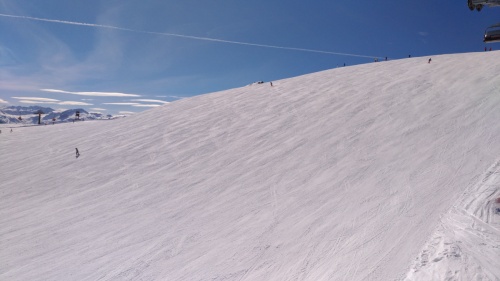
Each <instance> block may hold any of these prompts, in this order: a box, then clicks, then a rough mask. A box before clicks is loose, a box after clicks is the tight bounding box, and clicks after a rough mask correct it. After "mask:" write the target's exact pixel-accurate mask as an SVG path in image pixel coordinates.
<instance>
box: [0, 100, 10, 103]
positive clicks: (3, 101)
mask: <svg viewBox="0 0 500 281" xmlns="http://www.w3.org/2000/svg"><path fill="white" fill-rule="evenodd" d="M0 103H8V102H7V101H5V100H3V99H0Z"/></svg>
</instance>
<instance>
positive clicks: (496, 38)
mask: <svg viewBox="0 0 500 281" xmlns="http://www.w3.org/2000/svg"><path fill="white" fill-rule="evenodd" d="M483 42H484V43H494V42H500V23H497V24H494V25H492V26H490V27H488V28H486V30H485V31H484V38H483Z"/></svg>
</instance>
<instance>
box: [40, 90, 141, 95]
mask: <svg viewBox="0 0 500 281" xmlns="http://www.w3.org/2000/svg"><path fill="white" fill-rule="evenodd" d="M40 91H44V92H50V93H58V94H71V95H80V96H94V97H140V95H136V94H124V93H112V92H70V91H63V90H57V89H40Z"/></svg>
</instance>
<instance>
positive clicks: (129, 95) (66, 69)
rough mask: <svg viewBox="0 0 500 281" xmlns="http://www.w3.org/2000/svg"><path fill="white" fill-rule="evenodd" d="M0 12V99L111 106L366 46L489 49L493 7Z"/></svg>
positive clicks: (172, 5)
mask: <svg viewBox="0 0 500 281" xmlns="http://www.w3.org/2000/svg"><path fill="white" fill-rule="evenodd" d="M0 14H2V15H1V16H0V106H1V105H41V106H48V107H52V108H57V109H69V108H77V107H79V108H84V109H86V110H89V111H100V112H102V113H110V114H118V113H120V112H122V113H123V112H140V111H143V110H146V109H149V108H151V107H155V106H158V105H161V104H163V103H165V102H171V101H175V100H178V99H181V98H185V97H190V96H194V95H199V94H205V93H210V92H215V91H220V90H225V89H230V88H235V87H241V86H245V85H248V84H251V83H252V82H255V81H259V80H263V81H273V80H278V79H283V78H289V77H294V76H298V75H302V74H307V73H311V72H317V71H321V70H326V69H331V68H335V67H338V66H342V65H343V64H344V63H345V64H347V65H348V66H349V65H354V64H362V63H371V62H373V60H374V58H375V57H379V58H384V57H386V56H387V57H389V58H390V59H401V58H406V57H408V55H410V54H411V55H412V56H413V57H417V56H432V55H437V54H448V53H463V52H479V51H483V50H484V47H485V46H487V47H488V48H490V47H492V48H493V49H494V50H495V49H499V48H500V44H488V45H486V44H484V43H483V42H482V35H483V32H484V30H485V28H486V27H488V26H489V25H492V24H494V23H497V22H499V21H500V8H489V7H485V8H484V9H483V10H482V11H481V12H477V11H470V10H469V9H468V7H467V1H466V0H454V1H446V0H443V1H427V0H424V1H384V0H379V1H331V0H319V1H297V0H287V1H284V0H281V1H272V0H271V1H269V0H268V1H262V0H254V1H243V0H231V1H229V0H226V1H223V0H210V1H206V0H205V1H195V0H183V1H169V0H167V1H159V0H141V1H137V0H136V1H125V0H119V1H118V0H109V1H96V0H86V1H63V0H44V1H28V0H0ZM37 19H38V20H37ZM217 40H219V41H217ZM434 62H435V63H438V62H436V61H434Z"/></svg>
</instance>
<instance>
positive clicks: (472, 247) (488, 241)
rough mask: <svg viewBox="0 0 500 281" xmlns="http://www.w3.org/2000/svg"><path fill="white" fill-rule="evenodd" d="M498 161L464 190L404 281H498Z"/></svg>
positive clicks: (499, 164)
mask: <svg viewBox="0 0 500 281" xmlns="http://www.w3.org/2000/svg"><path fill="white" fill-rule="evenodd" d="M499 201H500V161H497V162H496V163H495V164H494V165H493V166H491V167H490V168H489V169H488V170H487V171H486V173H485V174H484V175H483V176H482V178H481V179H480V181H479V182H478V183H477V184H475V185H473V186H472V187H471V188H469V189H468V190H466V191H465V192H464V193H463V194H462V196H461V197H460V199H459V200H458V201H457V203H456V204H455V205H453V206H452V208H451V210H450V211H449V212H448V213H446V214H444V216H443V217H442V218H441V222H440V225H439V227H438V229H437V230H436V232H435V233H434V234H433V235H432V237H431V239H430V241H429V242H428V243H427V245H426V246H425V247H424V249H423V251H422V253H421V254H420V256H419V257H418V258H417V259H416V260H415V264H414V265H413V267H412V269H411V271H410V272H409V273H408V276H407V278H406V280H500V266H498V265H499V261H500V212H499V211H497V209H498V208H500V202H499Z"/></svg>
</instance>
